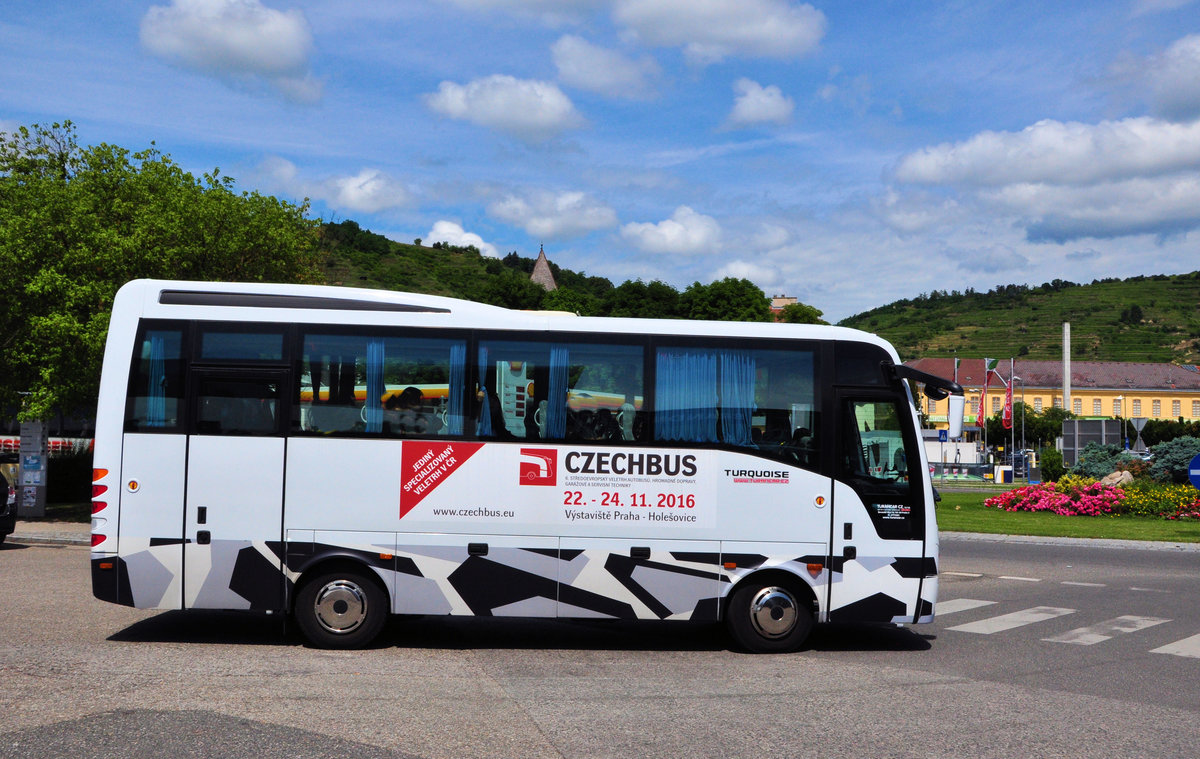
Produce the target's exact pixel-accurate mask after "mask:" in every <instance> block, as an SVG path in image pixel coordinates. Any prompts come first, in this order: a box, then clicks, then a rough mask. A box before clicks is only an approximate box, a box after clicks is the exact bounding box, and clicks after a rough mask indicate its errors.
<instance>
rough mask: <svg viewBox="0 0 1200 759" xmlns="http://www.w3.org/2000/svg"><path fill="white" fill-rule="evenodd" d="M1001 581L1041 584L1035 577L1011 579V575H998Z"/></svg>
mask: <svg viewBox="0 0 1200 759" xmlns="http://www.w3.org/2000/svg"><path fill="white" fill-rule="evenodd" d="M1000 579H1001V580H1016V581H1017V582H1041V579H1040V578H1037V577H1013V576H1012V575H1000Z"/></svg>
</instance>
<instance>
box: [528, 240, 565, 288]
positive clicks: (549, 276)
mask: <svg viewBox="0 0 1200 759" xmlns="http://www.w3.org/2000/svg"><path fill="white" fill-rule="evenodd" d="M529 279H530V281H532V282H537V283H538V284H539V285H541V286H542V287H544V288H546V290H547V291H549V290H557V289H558V283H557V282H555V281H554V272H552V271H550V262H549V261H548V260H547V259H546V249H545V247H544V246H541V245H539V246H538V257H537V261H536V262H535V263H534V264H533V274H530V275H529Z"/></svg>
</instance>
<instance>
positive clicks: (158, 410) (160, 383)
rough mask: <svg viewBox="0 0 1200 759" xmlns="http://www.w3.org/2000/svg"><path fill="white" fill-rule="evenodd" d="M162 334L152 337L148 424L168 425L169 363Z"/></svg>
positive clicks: (148, 425)
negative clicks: (167, 362)
mask: <svg viewBox="0 0 1200 759" xmlns="http://www.w3.org/2000/svg"><path fill="white" fill-rule="evenodd" d="M165 352H166V350H165V347H164V345H163V339H162V336H161V335H154V336H151V338H150V378H149V387H147V388H146V426H147V427H165V426H167V364H166V357H165V355H164V354H165Z"/></svg>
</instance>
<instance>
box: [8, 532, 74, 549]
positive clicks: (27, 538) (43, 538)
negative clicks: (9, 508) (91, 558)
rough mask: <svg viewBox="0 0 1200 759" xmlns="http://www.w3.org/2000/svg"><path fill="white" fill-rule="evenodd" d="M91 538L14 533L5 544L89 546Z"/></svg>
mask: <svg viewBox="0 0 1200 759" xmlns="http://www.w3.org/2000/svg"><path fill="white" fill-rule="evenodd" d="M91 542H92V541H91V538H78V537H75V536H73V535H61V536H60V535H20V534H18V533H15V532H14V533H13V534H11V535H9V536H8V537H7V538H5V540H4V543H5V544H6V545H7V544H9V543H14V544H16V545H52V546H87V545H89V544H90V543H91Z"/></svg>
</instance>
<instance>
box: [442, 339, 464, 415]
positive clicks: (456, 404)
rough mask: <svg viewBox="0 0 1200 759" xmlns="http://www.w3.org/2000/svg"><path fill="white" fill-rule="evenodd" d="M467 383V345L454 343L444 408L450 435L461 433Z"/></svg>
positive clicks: (451, 351)
mask: <svg viewBox="0 0 1200 759" xmlns="http://www.w3.org/2000/svg"><path fill="white" fill-rule="evenodd" d="M466 384H467V346H466V345H465V344H463V343H454V344H452V345H451V346H450V390H449V396H450V399H449V406H448V408H447V409H446V428H447V429H446V432H447V433H448V434H450V435H461V434H463V397H464V396H465V395H466V390H467V388H466Z"/></svg>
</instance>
